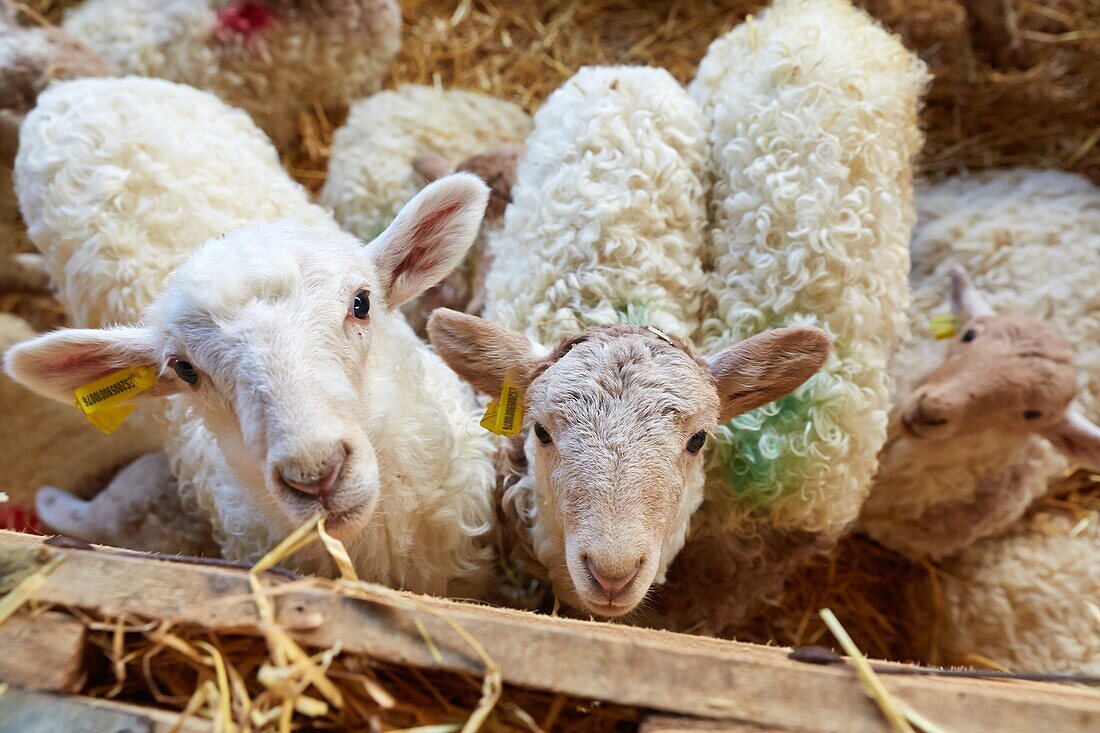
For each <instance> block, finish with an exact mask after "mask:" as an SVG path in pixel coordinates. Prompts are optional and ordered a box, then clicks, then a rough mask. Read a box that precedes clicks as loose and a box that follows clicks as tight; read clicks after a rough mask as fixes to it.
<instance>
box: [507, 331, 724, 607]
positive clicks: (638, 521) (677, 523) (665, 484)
mask: <svg viewBox="0 0 1100 733" xmlns="http://www.w3.org/2000/svg"><path fill="white" fill-rule="evenodd" d="M526 404H527V414H528V420H529V422H530V425H531V429H530V431H529V433H528V435H527V444H526V450H527V454H528V457H529V460H530V463H531V465H532V467H533V470H534V473H535V477H536V481H535V492H536V496H535V500H536V506H537V507H538V521H537V523H536V528H535V538H534V541H535V547H536V550H537V551H538V553H539V556H540V560H541V561H542V562H543V564H544V565H545V566H546V568H547V570H548V571H549V575H550V579H551V581H552V583H553V585H554V589H555V592H556V593H557V594H558V596H559V597H560V598H562V599H563V600H565V601H566V602H567V603H569V604H570V605H573V606H576V607H580V608H584V609H587V610H588V611H589V612H591V613H594V614H598V615H600V616H620V615H623V614H625V613H628V612H630V611H631V610H633V609H634V608H635V607H637V605H638V604H639V603H641V602H642V600H643V599H644V598H645V596H646V594H647V593H648V592H649V590H650V588H651V587H652V586H653V584H654V582H663V581H664V578H665V572H666V571H667V569H668V565H669V563H670V562H671V560H672V558H673V557H675V555H676V553H677V552H679V551H680V549H681V548H682V547H683V544H684V540H685V538H686V536H687V530H688V526H689V523H690V519H691V515H692V514H693V513H694V512H695V510H696V509H698V508H699V504H700V503H701V502H702V500H703V450H702V449H703V446H704V443H705V441H706V438H707V435H708V434H710V433H713V432H714V429H715V428H716V427H717V424H718V411H719V398H718V391H717V388H716V386H715V383H714V380H713V379H712V378H711V375H710V373H709V372H708V370H707V367H706V365H705V364H703V363H700V362H699V361H697V360H696V359H695V358H694V357H692V356H691V355H690V354H689V353H688V352H686V351H685V350H684V349H683V348H681V347H679V346H676V345H673V344H672V343H671V342H669V341H665V340H663V339H661V338H660V337H658V336H657V335H654V334H646V333H644V332H640V331H639V330H638V329H630V330H628V331H626V332H623V333H618V329H612V330H607V331H594V332H590V333H588V334H586V335H585V336H584V337H583V338H582V339H580V340H576V341H572V342H569V343H567V344H565V345H563V346H562V347H559V349H558V350H557V351H555V352H554V353H553V354H551V356H550V357H548V359H547V360H546V362H545V370H544V371H542V373H541V374H540V375H539V376H538V377H537V378H535V379H534V381H533V382H532V383H531V386H530V387H529V388H528V390H527V397H526Z"/></svg>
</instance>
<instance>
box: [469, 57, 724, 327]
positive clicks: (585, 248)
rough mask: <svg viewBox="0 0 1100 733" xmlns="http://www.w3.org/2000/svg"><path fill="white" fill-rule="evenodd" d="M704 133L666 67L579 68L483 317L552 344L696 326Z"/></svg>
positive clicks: (542, 136) (553, 101) (539, 151)
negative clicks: (646, 328) (600, 328)
mask: <svg viewBox="0 0 1100 733" xmlns="http://www.w3.org/2000/svg"><path fill="white" fill-rule="evenodd" d="M705 181H706V150H705V128H704V123H703V119H702V116H701V115H700V114H699V110H698V109H697V108H696V107H695V105H694V104H693V103H692V102H691V100H690V99H688V97H687V94H686V93H685V92H684V90H683V88H682V87H681V86H680V85H679V84H678V83H677V82H676V80H674V79H673V78H672V76H671V75H670V74H668V72H666V71H664V70H660V69H650V68H640V67H638V68H631V67H589V68H584V69H581V70H580V71H579V72H577V74H576V75H575V76H574V77H573V78H572V79H570V80H569V81H567V82H566V83H565V84H564V85H563V86H562V87H561V88H560V89H558V90H557V91H555V92H554V93H553V94H551V95H550V97H549V99H547V100H546V103H545V104H544V105H543V106H542V108H541V109H539V111H538V112H537V113H536V114H535V127H534V130H533V131H532V133H531V135H530V136H529V137H528V139H527V143H526V149H525V152H524V157H523V160H522V162H521V163H520V166H519V169H518V172H517V176H516V185H515V188H514V189H513V192H512V203H511V205H510V206H509V207H508V209H507V211H506V212H505V215H504V231H503V232H502V234H501V236H500V238H499V239H498V240H496V241H495V242H494V244H493V253H494V258H495V259H494V260H493V266H492V270H491V271H490V273H489V276H488V279H487V282H486V310H485V312H486V316H487V317H488V318H490V319H491V320H494V321H497V322H498V323H500V324H502V325H504V326H506V327H508V328H511V329H513V330H516V331H521V332H525V333H527V335H528V336H530V337H531V338H533V339H535V340H536V341H538V342H540V343H543V344H555V343H557V342H558V341H559V340H560V339H562V338H563V337H566V336H570V335H573V334H576V333H577V332H579V331H581V330H582V329H583V328H585V327H587V326H593V325H600V324H609V323H617V322H623V321H628V322H634V323H644V324H647V325H652V326H655V327H656V328H659V329H661V330H662V331H665V332H666V333H669V334H672V335H675V336H679V337H681V338H688V337H690V336H691V334H692V333H693V332H694V330H695V328H696V327H697V325H698V308H699V295H700V292H701V290H702V285H703V275H702V269H701V265H700V254H701V250H702V241H703V229H704V226H705V223H706V212H705V202H704V195H705Z"/></svg>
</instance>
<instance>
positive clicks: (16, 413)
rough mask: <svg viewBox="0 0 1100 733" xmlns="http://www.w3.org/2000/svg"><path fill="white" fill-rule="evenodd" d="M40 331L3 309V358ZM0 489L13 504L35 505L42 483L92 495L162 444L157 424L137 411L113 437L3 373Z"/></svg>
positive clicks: (0, 342) (0, 377) (0, 340)
mask: <svg viewBox="0 0 1100 733" xmlns="http://www.w3.org/2000/svg"><path fill="white" fill-rule="evenodd" d="M37 335H38V334H36V333H35V331H34V329H32V328H31V327H30V325H28V324H27V323H26V322H25V321H24V320H23V319H21V318H18V317H16V316H13V315H11V314H9V313H0V357H2V355H3V353H4V352H5V351H7V349H8V347H10V346H14V345H15V344H17V343H20V342H23V341H26V340H28V339H31V338H34V337H35V336H37ZM0 405H2V406H3V407H2V408H0V466H3V467H4V469H3V472H2V475H0V491H2V492H4V493H6V494H7V495H8V497H9V499H10V501H11V502H12V504H18V505H20V506H23V507H28V508H29V507H33V506H34V493H35V492H36V491H37V490H38V489H39V488H41V487H43V486H56V487H59V488H63V489H65V490H67V491H69V492H71V493H73V494H76V495H78V496H83V497H88V496H91V495H92V494H94V493H95V491H96V490H97V489H99V488H102V487H103V485H104V484H106V483H107V480H108V479H109V478H110V477H111V475H112V474H113V473H114V472H115V471H116V470H118V469H119V468H121V467H122V466H125V465H126V464H127V463H129V462H130V461H132V460H133V459H135V458H137V457H138V456H140V455H141V454H143V453H145V452H147V451H150V450H154V449H155V448H157V447H159V445H160V437H159V435H158V432H157V430H156V426H154V425H151V424H150V423H149V421H148V420H147V419H142V418H141V417H140V416H134V417H133V418H132V419H131V420H129V421H128V422H127V423H126V424H125V425H123V426H122V427H121V428H119V430H118V432H116V433H115V434H114V435H113V436H111V437H108V436H106V435H103V434H101V433H99V432H98V431H96V430H94V429H92V426H91V425H89V424H88V422H87V421H86V420H85V419H84V417H83V415H81V414H80V412H79V411H78V410H77V409H76V408H75V407H73V406H72V405H63V404H60V403H58V402H54V401H52V400H50V399H47V398H46V397H42V396H41V395H37V394H35V393H33V392H30V391H29V390H27V389H26V388H25V387H23V386H21V385H19V384H16V383H15V382H14V381H13V380H12V379H11V378H10V377H9V376H8V375H7V374H4V373H3V372H0Z"/></svg>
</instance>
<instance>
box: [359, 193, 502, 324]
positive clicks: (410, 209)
mask: <svg viewBox="0 0 1100 733" xmlns="http://www.w3.org/2000/svg"><path fill="white" fill-rule="evenodd" d="M488 200H489V189H488V187H487V186H486V185H485V184H484V183H482V182H481V180H479V179H478V177H477V176H472V175H469V174H467V173H456V174H454V175H450V176H446V177H444V178H440V179H439V180H438V181H436V182H435V183H432V184H430V185H429V186H426V187H425V188H424V190H422V191H421V192H420V193H418V194H417V195H416V196H414V197H413V199H412V201H410V202H409V203H407V204H405V207H404V208H403V209H401V212H400V213H399V214H398V215H397V218H396V219H394V220H393V223H392V224H390V225H389V227H388V228H387V229H386V231H384V232H382V234H381V235H380V236H379V237H378V238H377V239H375V240H374V241H373V242H371V244H370V246H369V247H368V248H367V251H368V254H369V256H370V258H371V259H372V260H373V261H374V265H375V267H377V268H378V275H379V277H380V279H381V281H382V288H383V290H384V291H385V292H384V294H383V295H384V297H385V299H386V304H387V305H389V307H391V308H397V307H398V306H400V305H401V304H402V303H405V302H407V301H409V300H411V299H412V298H415V297H416V296H417V295H420V294H421V293H422V292H424V291H425V290H427V289H428V288H430V287H431V286H433V285H435V284H436V283H438V282H439V281H440V280H442V279H443V278H444V277H445V276H447V275H448V274H450V272H451V271H452V270H454V269H455V268H456V267H458V264H459V263H460V262H461V261H462V258H463V257H464V256H465V255H466V250H468V249H469V248H470V245H471V244H473V242H474V238H475V237H476V236H477V231H478V228H479V227H480V226H481V219H482V217H483V216H484V215H485V205H486V203H487V202H488Z"/></svg>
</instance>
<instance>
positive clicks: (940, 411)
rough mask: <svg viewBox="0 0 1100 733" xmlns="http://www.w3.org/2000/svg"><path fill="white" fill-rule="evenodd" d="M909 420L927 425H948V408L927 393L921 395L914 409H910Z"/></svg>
mask: <svg viewBox="0 0 1100 733" xmlns="http://www.w3.org/2000/svg"><path fill="white" fill-rule="evenodd" d="M909 421H910V422H912V423H915V424H917V425H927V426H929V427H934V426H939V425H946V424H947V410H946V409H945V408H944V407H943V406H942V405H940V404H939V402H938V401H937V400H936V399H935V398H932V397H929V396H927V395H925V396H924V397H921V398H920V399H919V400H918V401H917V404H916V405H915V406H914V407H913V409H912V410H910V411H909Z"/></svg>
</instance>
